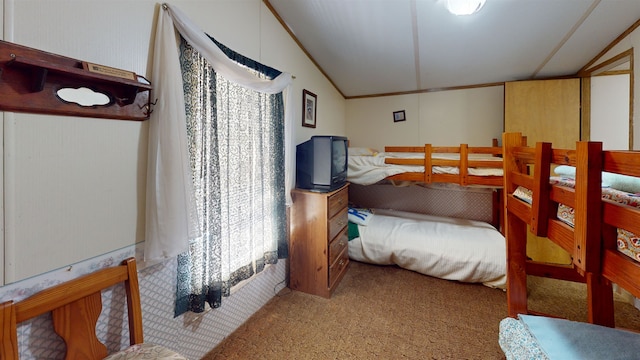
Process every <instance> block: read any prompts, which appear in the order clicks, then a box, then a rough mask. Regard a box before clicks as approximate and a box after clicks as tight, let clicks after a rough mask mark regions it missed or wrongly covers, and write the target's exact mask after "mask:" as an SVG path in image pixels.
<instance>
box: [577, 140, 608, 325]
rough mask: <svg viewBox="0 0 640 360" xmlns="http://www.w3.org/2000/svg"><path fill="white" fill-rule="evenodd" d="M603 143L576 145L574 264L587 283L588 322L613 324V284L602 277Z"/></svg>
mask: <svg viewBox="0 0 640 360" xmlns="http://www.w3.org/2000/svg"><path fill="white" fill-rule="evenodd" d="M602 171H603V157H602V143H601V142H585V141H581V142H578V143H577V145H576V186H575V191H576V211H575V231H574V236H575V241H574V244H575V245H574V246H575V248H574V251H573V254H574V256H573V264H574V266H575V267H576V269H578V271H579V272H584V274H585V281H586V283H587V289H588V290H587V307H588V314H587V317H588V319H587V321H588V322H590V323H593V324H598V325H603V326H609V327H613V326H614V325H615V321H614V305H613V286H612V285H611V282H610V281H608V280H606V279H605V278H604V277H603V276H602V274H601V273H602V272H601V268H602V253H603V251H604V249H603V243H602V239H603V229H602V226H603V224H602V222H601V221H594V219H601V218H602Z"/></svg>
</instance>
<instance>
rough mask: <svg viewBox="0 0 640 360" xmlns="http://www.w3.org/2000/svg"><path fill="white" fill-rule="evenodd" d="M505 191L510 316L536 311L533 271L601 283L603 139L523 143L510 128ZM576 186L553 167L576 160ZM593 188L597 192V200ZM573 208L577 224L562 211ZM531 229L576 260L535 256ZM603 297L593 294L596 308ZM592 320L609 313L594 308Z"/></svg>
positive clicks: (505, 138) (506, 139)
mask: <svg viewBox="0 0 640 360" xmlns="http://www.w3.org/2000/svg"><path fill="white" fill-rule="evenodd" d="M503 147H504V171H505V174H504V181H505V188H504V195H505V200H504V204H505V215H506V219H505V228H506V229H505V237H506V241H507V264H508V267H507V303H508V313H509V316H512V317H514V316H517V315H518V314H528V313H535V312H532V311H529V309H528V306H527V275H534V276H543V277H549V278H555V279H562V280H569V281H575V282H583V283H587V286H589V287H598V286H601V285H602V284H601V282H600V281H599V279H598V278H597V277H596V276H594V275H593V274H595V273H597V272H598V271H599V269H600V250H599V246H598V245H597V244H599V241H600V223H599V222H596V221H589V220H590V219H597V218H600V213H601V211H600V207H599V206H588V205H591V204H590V203H589V202H591V203H593V201H595V202H597V203H599V201H600V194H601V172H602V161H601V156H600V155H601V153H602V144H600V143H588V142H578V143H577V147H576V149H575V150H573V149H553V148H552V147H551V144H550V143H537V144H536V146H535V147H527V146H523V144H522V141H521V137H520V134H518V133H505V134H504V135H503ZM578 163H581V164H586V165H587V166H579V167H576V174H575V187H571V186H568V185H567V184H566V183H564V182H550V181H549V179H550V177H551V173H552V168H553V167H555V166H559V165H566V166H574V167H575V166H576V165H577V164H578ZM593 194H596V196H597V197H596V198H595V200H594V199H592V198H593V197H594V195H593ZM562 206H568V207H569V208H571V209H573V212H574V215H573V224H569V223H568V222H567V221H564V220H563V219H562V218H561V217H558V209H559V208H561V207H562ZM527 231H530V232H531V233H533V234H534V235H536V236H542V237H547V238H549V240H551V241H552V242H554V243H556V244H557V245H559V246H560V247H561V248H562V249H564V250H565V251H567V252H568V253H569V254H570V255H571V259H572V263H571V264H569V265H566V264H552V263H541V262H536V261H533V260H529V259H528V257H527V254H526V245H527ZM599 301H601V299H598V298H590V299H588V302H590V303H591V302H592V304H591V305H589V306H590V307H593V308H596V307H599V306H600V305H599V304H598V303H599ZM589 316H590V318H589V321H590V322H594V323H603V322H604V321H605V320H604V319H598V318H597V317H598V316H602V317H604V318H606V317H608V315H605V314H602V313H597V312H596V313H590V314H589Z"/></svg>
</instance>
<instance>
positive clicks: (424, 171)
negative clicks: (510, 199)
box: [385, 139, 503, 187]
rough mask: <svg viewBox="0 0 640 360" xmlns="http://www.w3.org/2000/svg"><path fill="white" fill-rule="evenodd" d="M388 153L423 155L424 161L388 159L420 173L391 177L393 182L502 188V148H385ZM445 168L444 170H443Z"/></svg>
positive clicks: (494, 142) (430, 146)
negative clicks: (413, 167) (414, 167)
mask: <svg viewBox="0 0 640 360" xmlns="http://www.w3.org/2000/svg"><path fill="white" fill-rule="evenodd" d="M385 152H387V153H395V154H402V153H411V154H415V153H420V154H424V155H423V156H422V158H403V157H401V156H400V157H389V158H386V159H385V163H386V164H389V165H402V166H416V167H418V168H420V170H416V171H407V172H403V173H400V174H396V175H392V176H388V177H387V180H392V181H415V182H422V183H425V184H431V183H454V184H458V185H461V186H472V185H481V186H487V187H502V184H503V179H502V173H503V172H502V147H500V146H498V144H497V140H495V139H494V140H493V146H487V147H470V146H468V145H467V144H460V146H432V145H431V144H426V145H425V146H424V147H413V146H386V147H385ZM443 169H445V170H443Z"/></svg>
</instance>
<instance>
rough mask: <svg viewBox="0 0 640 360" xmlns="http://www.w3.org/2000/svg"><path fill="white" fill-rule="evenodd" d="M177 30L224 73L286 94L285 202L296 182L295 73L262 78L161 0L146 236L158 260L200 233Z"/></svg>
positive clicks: (149, 255) (148, 255)
mask: <svg viewBox="0 0 640 360" xmlns="http://www.w3.org/2000/svg"><path fill="white" fill-rule="evenodd" d="M176 31H177V32H178V33H179V34H180V36H182V37H183V38H184V39H185V40H186V41H187V42H188V43H189V44H190V45H191V46H192V47H193V48H194V49H195V50H196V51H198V53H200V54H201V55H202V56H203V57H204V58H205V59H206V60H207V61H208V62H209V64H211V66H212V68H213V69H214V71H216V72H217V73H218V74H220V75H221V76H223V77H224V78H225V79H227V80H229V81H231V82H234V83H237V84H238V85H241V86H243V87H246V88H248V89H252V90H256V91H260V92H264V93H268V94H275V93H279V92H282V91H284V98H285V101H284V102H285V165H286V166H285V173H286V174H285V178H286V182H285V185H286V189H285V193H286V196H287V204H290V203H291V200H290V197H289V194H290V190H291V188H292V187H293V184H294V181H295V179H294V175H293V171H292V170H293V169H294V166H295V164H294V163H293V161H294V157H293V141H292V126H293V125H292V124H293V122H292V120H291V116H292V113H293V111H292V106H293V104H292V101H291V96H292V94H291V89H290V87H291V81H292V80H291V79H292V78H291V74H288V73H282V74H281V75H280V76H278V77H276V78H275V79H273V80H266V79H260V78H258V77H256V76H255V75H253V74H251V73H249V72H248V71H246V69H245V68H243V67H242V66H240V65H238V64H237V63H235V62H233V61H231V60H230V59H229V58H228V57H227V56H226V55H225V54H224V52H222V51H221V50H220V48H218V47H217V46H216V45H215V44H214V43H213V42H212V41H211V39H209V37H208V36H207V35H206V34H205V33H204V32H203V31H202V30H200V29H199V28H198V27H197V26H196V25H195V24H194V23H193V22H191V21H190V20H189V19H188V18H187V17H186V16H185V15H184V14H183V13H182V11H180V10H179V9H178V8H176V7H175V6H173V5H169V4H163V5H162V10H161V11H160V13H159V16H158V22H157V29H156V38H155V45H154V59H153V72H152V83H153V94H152V96H153V97H154V98H157V103H156V106H155V107H154V111H153V113H152V114H151V119H150V123H149V154H148V156H149V157H148V168H147V204H146V239H145V249H144V258H145V261H147V262H155V261H160V260H164V259H168V258H171V257H175V256H177V255H178V254H181V253H184V252H186V251H188V250H189V239H192V238H196V237H199V236H200V235H201V234H200V230H199V225H198V224H199V220H198V219H199V214H198V211H197V207H196V201H195V194H194V187H193V184H192V180H191V171H190V168H189V156H188V153H187V151H188V150H187V149H188V142H187V130H186V116H185V104H184V96H183V90H182V89H183V85H182V76H181V71H180V61H179V58H178V56H179V50H178V41H179V37H178V36H177V34H176Z"/></svg>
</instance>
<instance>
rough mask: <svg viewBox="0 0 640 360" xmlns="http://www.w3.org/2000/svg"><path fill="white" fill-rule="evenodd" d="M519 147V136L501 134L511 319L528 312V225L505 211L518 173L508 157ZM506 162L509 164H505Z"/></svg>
mask: <svg viewBox="0 0 640 360" xmlns="http://www.w3.org/2000/svg"><path fill="white" fill-rule="evenodd" d="M518 146H522V137H521V135H520V133H504V134H503V135H502V154H503V168H504V187H503V188H504V190H503V195H504V200H503V206H504V207H505V208H504V209H503V213H504V216H505V221H504V225H505V238H506V248H507V254H506V256H507V310H508V315H509V316H510V317H517V316H518V314H526V313H527V312H528V310H527V273H526V261H527V246H526V245H527V225H526V223H525V222H524V221H522V220H521V219H519V218H518V217H517V216H516V215H515V214H513V213H510V212H509V211H507V209H506V205H507V202H508V198H507V197H508V196H509V195H510V194H512V193H513V191H514V190H515V189H513V188H512V187H513V185H512V184H513V183H512V181H511V176H512V172H513V171H516V172H520V164H518V163H517V162H516V161H514V158H513V157H511V156H507V154H509V153H511V152H512V151H513V149H514V148H516V147H518ZM507 160H508V161H507Z"/></svg>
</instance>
